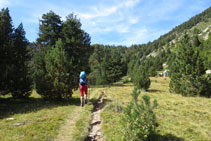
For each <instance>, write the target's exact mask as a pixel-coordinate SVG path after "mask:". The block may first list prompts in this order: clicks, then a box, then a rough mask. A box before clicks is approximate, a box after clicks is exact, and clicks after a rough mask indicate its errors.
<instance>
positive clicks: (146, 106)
mask: <svg viewBox="0 0 211 141" xmlns="http://www.w3.org/2000/svg"><path fill="white" fill-rule="evenodd" d="M139 94H140V93H138V91H137V88H136V87H135V88H134V90H133V92H132V94H131V95H132V100H131V102H130V103H129V104H128V105H127V106H126V108H125V109H124V114H123V117H122V126H123V127H124V129H123V137H122V140H124V141H128V140H132V141H140V140H145V139H147V138H148V137H149V135H151V134H153V133H154V132H155V128H156V126H157V123H156V116H155V114H154V113H153V109H154V108H156V107H157V101H156V100H154V103H153V106H151V104H150V97H149V96H148V95H144V96H142V99H141V101H139V102H138V96H139Z"/></svg>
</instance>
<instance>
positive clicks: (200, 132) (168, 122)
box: [101, 77, 211, 141]
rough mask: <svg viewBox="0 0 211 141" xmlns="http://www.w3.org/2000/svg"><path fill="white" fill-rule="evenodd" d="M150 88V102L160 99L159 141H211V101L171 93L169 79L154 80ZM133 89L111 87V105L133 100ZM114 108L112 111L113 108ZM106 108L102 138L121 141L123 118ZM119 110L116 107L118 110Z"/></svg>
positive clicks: (128, 87)
mask: <svg viewBox="0 0 211 141" xmlns="http://www.w3.org/2000/svg"><path fill="white" fill-rule="evenodd" d="M151 80H152V81H151V87H150V89H149V91H147V92H141V95H144V94H147V95H149V96H150V97H151V100H152V101H153V100H154V99H157V101H158V107H157V108H156V110H155V113H156V115H157V121H158V124H159V126H158V128H157V130H156V132H157V133H156V135H155V137H156V140H163V141H165V140H196V141H200V140H203V141H204V140H205V141H208V140H211V132H210V131H211V110H210V107H211V99H209V98H203V97H183V96H181V95H178V94H173V93H169V87H168V85H169V81H170V80H169V78H160V77H158V78H151ZM132 90H133V86H132V84H130V83H127V84H122V85H120V84H119V86H111V87H110V88H107V89H106V100H107V101H110V102H109V103H107V104H108V105H115V103H116V105H118V103H120V104H121V105H123V106H125V105H126V104H127V103H128V102H129V101H130V99H131V96H130V93H131V92H132ZM111 107H112V108H111ZM113 107H115V106H107V107H106V108H105V110H104V111H103V112H102V113H101V117H102V119H103V127H102V128H103V134H104V137H105V139H106V140H118V139H120V137H121V130H122V127H121V124H120V122H121V114H123V113H122V112H116V110H112V109H115V108H113ZM116 107H117V106H116Z"/></svg>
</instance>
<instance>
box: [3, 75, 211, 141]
mask: <svg viewBox="0 0 211 141" xmlns="http://www.w3.org/2000/svg"><path fill="white" fill-rule="evenodd" d="M123 82H126V81H123V80H122V81H120V82H117V83H115V84H113V85H110V86H106V87H103V86H101V87H98V88H97V87H96V88H92V89H91V91H90V95H89V99H90V102H89V103H88V104H87V105H85V107H83V108H82V107H80V106H79V105H80V99H79V91H78V90H77V91H75V92H74V94H73V98H72V99H71V100H65V101H60V102H57V101H54V102H49V101H44V100H42V99H41V98H40V97H39V95H37V94H36V92H35V91H34V92H33V94H32V96H31V97H30V98H28V99H24V100H20V99H13V98H10V97H1V98H0V140H1V141H14V140H16V141H23V140H26V141H33V140H39V141H46V140H49V141H50V140H55V141H60V140H71V141H81V140H84V139H85V138H86V136H87V135H88V132H89V128H90V121H91V112H92V109H93V105H94V103H95V102H96V101H97V98H98V97H99V95H100V94H101V92H102V91H103V89H104V90H105V96H104V104H105V107H104V110H103V111H102V113H101V119H102V132H103V135H104V139H105V140H108V141H110V140H113V141H118V140H120V138H121V136H122V132H121V130H122V125H121V115H122V114H123V110H124V107H125V106H126V104H127V103H128V102H130V100H131V96H130V94H131V92H132V90H133V85H132V83H128V82H127V83H123ZM168 85H169V78H161V77H157V78H156V77H153V78H151V86H150V89H149V90H148V91H146V92H143V91H142V92H141V95H140V96H142V95H144V94H147V95H149V96H150V97H151V101H152V100H154V99H156V100H157V101H158V107H157V108H156V110H155V113H156V116H157V121H158V125H159V126H158V128H157V130H156V134H155V135H154V136H153V137H152V140H156V141H166V140H169V141H174V140H178V141H183V140H188V141H189V140H193V141H209V140H211V132H210V131H211V110H210V107H211V99H209V98H203V97H183V96H181V95H178V94H174V93H169V88H168ZM11 117H12V118H14V120H8V118H11Z"/></svg>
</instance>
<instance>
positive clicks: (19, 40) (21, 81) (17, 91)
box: [11, 23, 32, 97]
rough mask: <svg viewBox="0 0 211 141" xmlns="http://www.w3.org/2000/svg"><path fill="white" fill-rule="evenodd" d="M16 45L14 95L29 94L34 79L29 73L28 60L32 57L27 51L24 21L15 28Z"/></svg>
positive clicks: (14, 52)
mask: <svg viewBox="0 0 211 141" xmlns="http://www.w3.org/2000/svg"><path fill="white" fill-rule="evenodd" d="M13 38H14V46H13V48H12V52H13V57H12V58H11V59H12V60H13V66H14V69H13V73H12V80H11V81H12V82H13V84H12V86H11V87H12V91H11V93H12V95H13V97H23V96H29V95H30V94H31V89H32V87H31V86H32V79H31V76H30V74H29V66H28V61H29V59H30V57H29V55H28V51H27V45H28V40H27V39H26V38H25V31H24V29H23V25H22V23H21V24H20V25H19V26H18V28H16V29H15V33H14V37H13Z"/></svg>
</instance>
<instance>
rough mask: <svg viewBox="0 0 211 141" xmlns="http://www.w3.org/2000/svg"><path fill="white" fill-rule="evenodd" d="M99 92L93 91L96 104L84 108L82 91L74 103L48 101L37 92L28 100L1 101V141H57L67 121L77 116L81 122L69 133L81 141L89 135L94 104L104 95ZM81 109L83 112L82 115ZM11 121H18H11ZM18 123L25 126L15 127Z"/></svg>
mask: <svg viewBox="0 0 211 141" xmlns="http://www.w3.org/2000/svg"><path fill="white" fill-rule="evenodd" d="M99 90H100V89H99ZM98 92H99V91H98V89H97V88H96V89H93V90H92V91H91V93H93V94H92V95H91V97H90V98H91V99H92V100H91V102H90V104H89V105H86V106H85V107H83V108H82V107H80V106H79V105H80V99H79V96H80V95H79V91H75V92H74V94H73V98H72V99H71V100H64V101H52V102H49V101H44V100H43V99H41V98H40V96H39V95H37V94H36V92H35V91H33V92H32V95H31V96H30V98H27V99H13V98H11V97H10V96H4V97H0V140H1V141H14V140H15V141H23V140H26V141H33V140H37V141H38V140H39V141H46V140H54V139H56V138H57V136H58V133H59V131H60V128H61V127H62V126H63V125H65V124H66V123H65V122H66V120H67V118H72V117H74V116H75V115H77V114H79V117H80V118H78V119H76V121H74V123H75V124H74V126H73V127H70V128H69V129H68V131H67V132H70V133H71V134H72V138H73V140H81V139H82V138H85V136H86V135H87V134H88V128H89V121H90V120H91V109H92V107H93V103H92V102H95V101H96V99H97V98H98V96H99V94H100V92H99V94H98ZM80 108H82V110H81V111H82V112H78V109H80ZM11 117H12V118H14V120H7V119H8V118H11ZM69 120H71V119H69ZM16 123H20V124H21V125H19V126H15V125H14V124H16Z"/></svg>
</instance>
